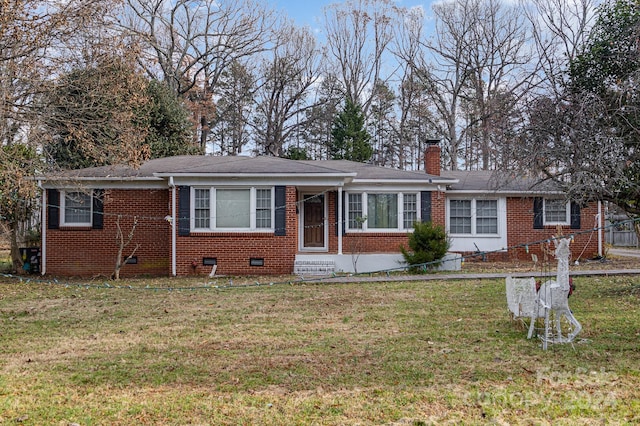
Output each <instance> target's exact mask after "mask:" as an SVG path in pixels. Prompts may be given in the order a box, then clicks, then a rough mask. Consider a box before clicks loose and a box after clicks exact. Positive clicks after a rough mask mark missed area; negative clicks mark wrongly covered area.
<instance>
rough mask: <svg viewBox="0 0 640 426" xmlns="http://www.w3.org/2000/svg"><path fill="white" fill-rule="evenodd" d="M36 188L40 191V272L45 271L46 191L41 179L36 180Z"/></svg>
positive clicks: (44, 272)
mask: <svg viewBox="0 0 640 426" xmlns="http://www.w3.org/2000/svg"><path fill="white" fill-rule="evenodd" d="M38 188H40V190H41V191H42V211H41V212H40V214H41V215H42V220H41V221H40V238H41V239H42V242H41V244H42V247H40V274H41V275H44V274H46V273H47V224H46V221H47V191H45V189H44V188H43V187H42V181H40V180H38Z"/></svg>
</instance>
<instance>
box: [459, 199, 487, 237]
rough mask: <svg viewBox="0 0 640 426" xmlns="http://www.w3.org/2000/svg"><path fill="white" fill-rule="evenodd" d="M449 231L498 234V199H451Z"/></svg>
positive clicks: (462, 233) (461, 233)
mask: <svg viewBox="0 0 640 426" xmlns="http://www.w3.org/2000/svg"><path fill="white" fill-rule="evenodd" d="M448 214H449V218H448V219H449V233H450V234H456V235H498V233H499V229H498V200H485V199H482V200H477V199H475V198H469V199H452V200H449V211H448Z"/></svg>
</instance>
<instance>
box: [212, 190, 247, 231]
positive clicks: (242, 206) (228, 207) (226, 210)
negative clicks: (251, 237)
mask: <svg viewBox="0 0 640 426" xmlns="http://www.w3.org/2000/svg"><path fill="white" fill-rule="evenodd" d="M250 211H251V191H250V190H249V189H218V190H216V228H249V227H250V225H251V217H250V214H249V213H250Z"/></svg>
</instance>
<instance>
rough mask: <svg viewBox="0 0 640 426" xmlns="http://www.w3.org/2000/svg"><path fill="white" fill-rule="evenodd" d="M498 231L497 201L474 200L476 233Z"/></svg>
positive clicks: (494, 232)
mask: <svg viewBox="0 0 640 426" xmlns="http://www.w3.org/2000/svg"><path fill="white" fill-rule="evenodd" d="M497 233H498V202H497V201H496V200H481V201H476V234H497Z"/></svg>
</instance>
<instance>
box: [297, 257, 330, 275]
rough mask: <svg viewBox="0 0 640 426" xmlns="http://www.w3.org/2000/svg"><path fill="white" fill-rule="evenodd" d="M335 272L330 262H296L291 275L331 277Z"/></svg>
mask: <svg viewBox="0 0 640 426" xmlns="http://www.w3.org/2000/svg"><path fill="white" fill-rule="evenodd" d="M335 271H336V264H335V262H334V261H332V260H296V261H295V263H294V265H293V273H294V274H296V275H331V274H333V273H334V272H335Z"/></svg>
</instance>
